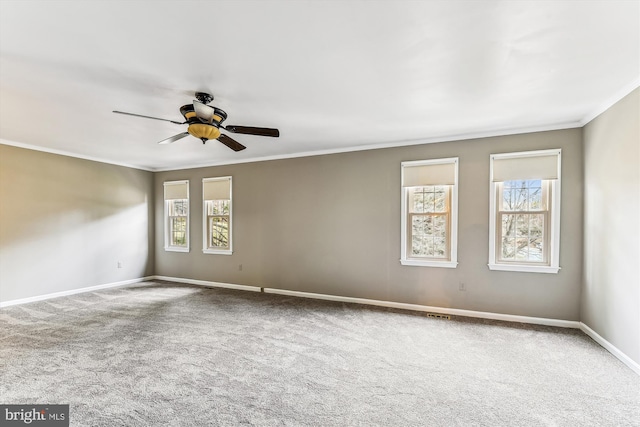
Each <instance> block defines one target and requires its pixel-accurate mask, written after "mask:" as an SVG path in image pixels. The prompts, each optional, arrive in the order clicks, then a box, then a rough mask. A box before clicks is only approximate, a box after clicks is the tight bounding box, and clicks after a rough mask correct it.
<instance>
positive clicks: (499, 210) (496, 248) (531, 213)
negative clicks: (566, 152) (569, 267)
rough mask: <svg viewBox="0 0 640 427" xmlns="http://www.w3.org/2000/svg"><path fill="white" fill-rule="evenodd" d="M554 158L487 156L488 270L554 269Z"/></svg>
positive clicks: (552, 154) (545, 154) (541, 154)
mask: <svg viewBox="0 0 640 427" xmlns="http://www.w3.org/2000/svg"><path fill="white" fill-rule="evenodd" d="M560 153H561V152H560V150H543V151H531V152H523V153H509V154H494V155H492V156H491V200H490V203H491V219H490V221H491V222H490V226H489V231H490V244H489V268H490V269H491V270H507V271H527V272H539V273H557V272H558V270H559V269H560V267H559V248H560V246H559V243H560Z"/></svg>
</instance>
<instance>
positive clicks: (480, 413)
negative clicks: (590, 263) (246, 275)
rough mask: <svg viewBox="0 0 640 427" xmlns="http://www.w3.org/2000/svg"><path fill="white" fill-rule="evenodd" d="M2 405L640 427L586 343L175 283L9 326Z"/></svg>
mask: <svg viewBox="0 0 640 427" xmlns="http://www.w3.org/2000/svg"><path fill="white" fill-rule="evenodd" d="M0 403H5V404H6V403H51V404H54V403H59V404H66V403H68V404H70V405H71V425H75V426H89V425H92V426H119V425H121V426H155V425H172V426H178V425H179V426H208V425H223V426H227V425H228V426H235V425H258V426H280V425H285V426H371V425H380V426H640V377H639V376H638V375H636V374H635V373H634V372H632V371H631V370H630V369H629V368H628V367H626V366H624V365H623V364H622V363H621V362H620V361H618V360H617V359H616V358H614V357H613V356H612V355H611V354H609V353H608V352H607V351H606V350H604V349H603V348H602V347H600V346H599V345H597V344H596V343H594V342H593V341H592V340H591V339H590V338H588V337H587V336H586V335H584V334H583V333H582V332H580V331H577V330H570V329H560V328H552V327H542V326H531V325H521V324H514V323H505V322H495V321H481V320H472V319H464V318H457V319H453V320H450V321H447V320H440V319H431V318H427V317H426V316H425V315H424V314H420V313H413V312H408V311H400V310H390V309H382V308H376V307H366V306H358V305H349V304H342V303H332V302H326V301H315V300H309V299H301V298H293V297H283V296H277V295H271V294H259V293H252V292H242V291H232V290H225V289H208V288H202V287H196V286H189V285H180V284H172V283H145V284H139V285H135V286H130V287H124V288H117V289H111V290H105V291H99V292H92V293H86V294H79V295H75V296H70V297H64V298H59V299H55V300H49V301H44V302H38V303H33V304H29V305H22V306H14V307H8V308H4V309H1V310H0Z"/></svg>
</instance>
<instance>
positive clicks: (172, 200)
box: [164, 181, 189, 252]
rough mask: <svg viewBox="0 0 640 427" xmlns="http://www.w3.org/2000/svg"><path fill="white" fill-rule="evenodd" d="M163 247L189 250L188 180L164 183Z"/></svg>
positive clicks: (172, 249) (168, 249)
mask: <svg viewBox="0 0 640 427" xmlns="http://www.w3.org/2000/svg"><path fill="white" fill-rule="evenodd" d="M164 205H165V206H164V216H165V230H164V249H165V250H166V251H174V252H189V181H170V182H165V183H164Z"/></svg>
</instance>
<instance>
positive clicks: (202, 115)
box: [193, 100, 216, 124]
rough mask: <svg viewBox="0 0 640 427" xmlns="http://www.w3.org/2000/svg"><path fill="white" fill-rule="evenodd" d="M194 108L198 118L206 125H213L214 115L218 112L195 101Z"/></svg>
mask: <svg viewBox="0 0 640 427" xmlns="http://www.w3.org/2000/svg"><path fill="white" fill-rule="evenodd" d="M193 108H194V110H195V111H196V116H197V117H198V118H199V119H200V120H202V121H203V122H205V123H209V124H211V123H213V115H214V114H215V112H216V110H214V108H213V107H210V106H208V105H206V104H203V103H202V102H200V101H196V100H194V101H193Z"/></svg>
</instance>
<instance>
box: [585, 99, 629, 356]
mask: <svg viewBox="0 0 640 427" xmlns="http://www.w3.org/2000/svg"><path fill="white" fill-rule="evenodd" d="M584 156H585V162H584V163H585V171H584V172H585V207H584V215H585V219H584V238H585V246H584V265H585V269H584V284H583V290H582V303H581V318H582V321H583V322H584V323H585V324H586V325H588V326H589V327H590V328H592V329H593V330H595V331H596V332H597V333H598V334H600V336H602V337H603V338H604V339H606V340H607V341H609V342H610V343H611V344H613V345H614V346H616V347H617V348H618V349H619V350H621V351H622V352H623V353H625V354H626V355H627V356H629V357H630V358H631V359H633V360H634V361H635V362H636V363H640V262H639V261H640V172H639V170H640V90H639V89H636V90H635V91H633V92H632V93H631V94H629V95H627V96H626V97H625V98H623V99H622V100H621V101H619V102H618V103H617V104H616V105H614V106H613V107H611V108H610V109H609V110H607V111H606V112H604V113H603V114H602V115H600V116H599V117H597V118H596V119H595V120H593V121H591V122H590V123H589V124H588V125H587V126H586V127H585V129H584Z"/></svg>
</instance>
